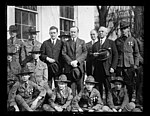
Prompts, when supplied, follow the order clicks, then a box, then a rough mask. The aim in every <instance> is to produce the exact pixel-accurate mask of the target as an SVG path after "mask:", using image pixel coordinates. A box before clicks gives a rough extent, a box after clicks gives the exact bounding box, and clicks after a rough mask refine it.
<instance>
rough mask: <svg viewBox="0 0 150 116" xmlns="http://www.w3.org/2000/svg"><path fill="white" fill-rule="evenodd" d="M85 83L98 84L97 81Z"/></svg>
mask: <svg viewBox="0 0 150 116" xmlns="http://www.w3.org/2000/svg"><path fill="white" fill-rule="evenodd" d="M85 83H92V84H98V82H91V81H85Z"/></svg>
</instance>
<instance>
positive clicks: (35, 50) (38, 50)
mask: <svg viewBox="0 0 150 116" xmlns="http://www.w3.org/2000/svg"><path fill="white" fill-rule="evenodd" d="M29 53H32V54H34V53H39V54H40V53H42V51H41V50H40V48H39V47H38V46H34V47H33V49H32V51H31V52H29Z"/></svg>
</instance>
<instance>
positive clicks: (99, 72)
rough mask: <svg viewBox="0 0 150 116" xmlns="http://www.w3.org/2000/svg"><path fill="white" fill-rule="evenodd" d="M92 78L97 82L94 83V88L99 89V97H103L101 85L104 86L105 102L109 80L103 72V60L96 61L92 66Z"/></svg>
mask: <svg viewBox="0 0 150 116" xmlns="http://www.w3.org/2000/svg"><path fill="white" fill-rule="evenodd" d="M94 78H95V81H97V82H99V83H98V84H96V88H97V89H98V90H99V92H100V95H101V98H102V99H103V92H104V90H103V85H104V87H105V97H106V102H107V97H108V91H109V89H110V86H111V85H110V82H109V81H108V76H107V75H106V73H105V70H104V67H103V62H97V63H96V65H95V68H94Z"/></svg>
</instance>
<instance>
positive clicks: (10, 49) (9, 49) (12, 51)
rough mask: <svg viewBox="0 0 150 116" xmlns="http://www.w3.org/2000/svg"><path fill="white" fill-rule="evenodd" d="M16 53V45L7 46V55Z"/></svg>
mask: <svg viewBox="0 0 150 116" xmlns="http://www.w3.org/2000/svg"><path fill="white" fill-rule="evenodd" d="M15 54H16V48H15V46H11V47H7V55H11V56H12V55H15Z"/></svg>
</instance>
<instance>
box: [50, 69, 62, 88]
mask: <svg viewBox="0 0 150 116" xmlns="http://www.w3.org/2000/svg"><path fill="white" fill-rule="evenodd" d="M58 76H59V75H57V76H56V75H54V74H52V72H51V69H50V67H48V85H49V87H50V88H51V89H52V83H53V80H54V85H55V88H56V87H57V82H56V81H55V80H58Z"/></svg>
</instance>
